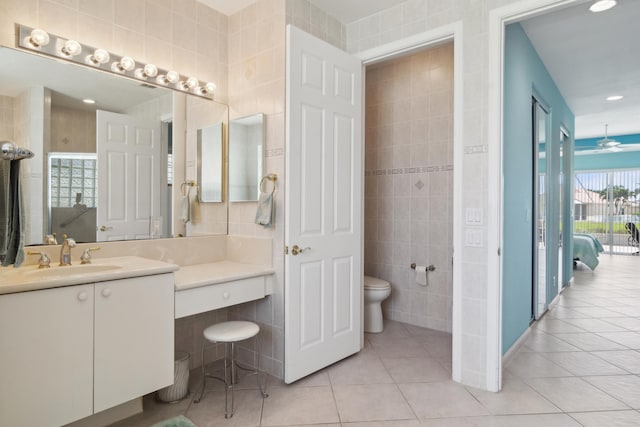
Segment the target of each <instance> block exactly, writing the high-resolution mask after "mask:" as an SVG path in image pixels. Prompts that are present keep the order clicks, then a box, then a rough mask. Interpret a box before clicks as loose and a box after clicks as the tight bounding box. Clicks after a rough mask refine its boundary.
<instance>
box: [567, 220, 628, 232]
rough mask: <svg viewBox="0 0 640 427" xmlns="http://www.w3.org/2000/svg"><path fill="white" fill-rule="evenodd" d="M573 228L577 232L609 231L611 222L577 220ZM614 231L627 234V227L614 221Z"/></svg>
mask: <svg viewBox="0 0 640 427" xmlns="http://www.w3.org/2000/svg"><path fill="white" fill-rule="evenodd" d="M573 229H574V231H575V232H577V233H608V232H609V224H603V223H601V222H594V221H576V222H574V224H573ZM613 233H614V234H627V229H626V228H624V224H623V223H620V222H614V223H613Z"/></svg>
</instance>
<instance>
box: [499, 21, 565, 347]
mask: <svg viewBox="0 0 640 427" xmlns="http://www.w3.org/2000/svg"><path fill="white" fill-rule="evenodd" d="M504 65H505V67H504V112H503V114H504V147H503V176H504V226H503V227H504V228H503V248H502V249H503V250H502V257H503V260H502V265H503V271H502V286H503V290H502V292H503V293H502V351H503V353H504V352H506V351H507V350H508V349H509V348H510V347H511V346H512V345H513V344H514V343H515V341H516V340H517V339H518V338H519V337H520V336H521V335H522V334H523V333H524V332H525V331H526V329H527V328H528V327H529V320H530V313H531V281H532V277H531V276H532V271H531V270H532V266H531V261H532V256H533V253H532V251H533V249H532V246H533V244H532V241H533V240H532V216H533V202H532V198H533V194H532V188H533V181H532V180H533V175H534V174H533V166H532V156H533V144H532V123H531V109H532V107H531V98H532V96H533V95H534V94H536V95H537V97H538V98H541V100H542V101H543V102H544V103H545V104H546V105H547V106H548V107H550V120H551V124H550V134H549V136H550V140H549V141H548V142H547V144H546V150H547V152H546V155H547V158H546V164H547V168H548V173H549V174H552V175H554V176H556V177H557V176H558V174H559V173H560V170H561V163H562V160H561V157H560V128H561V126H562V127H564V128H565V129H566V130H568V131H569V133H570V135H573V134H574V117H573V113H572V112H571V110H570V109H569V107H568V106H567V104H566V102H565V101H564V99H563V98H562V96H561V95H560V92H559V90H558V88H557V87H556V85H555V83H554V82H553V80H552V79H551V76H550V75H549V73H548V72H547V70H546V68H545V67H544V64H543V63H542V61H541V60H540V58H539V57H538V55H537V53H536V51H535V49H534V48H533V46H532V45H531V42H530V41H529V39H528V38H527V36H526V34H525V32H524V30H523V29H522V27H521V26H520V25H519V24H511V25H509V26H507V28H506V33H505V60H504ZM571 151H572V147H565V148H564V152H565V153H567V152H569V153H570V152H571ZM569 160H570V158H569ZM567 165H569V168H570V167H571V163H570V161H569V162H565V170H564V172H565V176H573V173H572V171H571V170H567V169H566V166H567ZM570 181H573V180H570ZM555 182H557V181H555ZM547 188H548V191H549V193H550V197H549V199H548V203H549V210H550V211H551V212H556V213H557V214H555V215H552V216H549V217H548V219H547V220H548V227H549V228H550V229H552V230H553V229H559V221H560V220H559V216H560V202H559V200H560V193H561V188H560V185H548V186H547ZM569 190H570V188H569ZM566 194H570V193H569V192H568V191H567V189H566V188H565V189H564V191H563V197H565V195H566ZM570 212H571V209H570V206H569V207H568V209H567V210H566V211H565V212H564V218H570ZM570 229H571V228H569V227H566V226H565V227H563V230H570ZM558 240H559V235H558V234H557V233H549V234H548V241H547V243H548V245H547V247H549V248H551V247H556V248H557V247H558ZM570 240H571V239H567V240H565V241H569V242H570ZM565 246H566V245H565ZM565 250H569V251H570V250H571V249H570V248H565ZM569 253H570V252H569ZM567 259H569V258H567ZM548 261H549V262H548V263H547V266H548V267H549V269H552V268H554V267H553V265H555V271H557V265H558V260H557V255H556V256H555V264H553V262H554V260H553V257H549V259H548ZM564 265H566V263H565V264H564ZM570 268H571V265H569V269H570Z"/></svg>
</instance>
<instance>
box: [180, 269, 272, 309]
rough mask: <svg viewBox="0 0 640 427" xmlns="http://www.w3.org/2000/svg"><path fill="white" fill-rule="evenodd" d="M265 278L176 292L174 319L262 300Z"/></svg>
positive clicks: (251, 278)
mask: <svg viewBox="0 0 640 427" xmlns="http://www.w3.org/2000/svg"><path fill="white" fill-rule="evenodd" d="M265 282H266V278H265V276H260V277H250V278H248V279H242V280H234V281H233V282H226V283H216V284H213V285H208V286H201V287H199V288H191V289H185V290H183V291H177V292H176V309H175V310H176V311H175V317H176V319H178V318H180V317H186V316H191V315H192V314H198V313H204V312H205V311H211V310H216V309H219V308H224V307H229V306H231V305H236V304H242V303H243V302H247V301H253V300H257V299H260V298H264V296H265V295H266V293H265Z"/></svg>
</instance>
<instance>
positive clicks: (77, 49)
mask: <svg viewBox="0 0 640 427" xmlns="http://www.w3.org/2000/svg"><path fill="white" fill-rule="evenodd" d="M81 52H82V45H81V44H80V43H78V42H77V41H75V40H67V41H66V42H64V46H63V47H62V53H64V54H65V55H67V56H76V55H80V53H81Z"/></svg>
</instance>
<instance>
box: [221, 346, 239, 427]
mask: <svg viewBox="0 0 640 427" xmlns="http://www.w3.org/2000/svg"><path fill="white" fill-rule="evenodd" d="M229 347H231V357H230V359H231V366H230V368H231V369H230V371H231V372H229V369H228V368H227V357H226V353H227V352H228V350H229ZM235 347H236V346H235V343H233V342H232V343H231V345H229V344H228V343H227V344H226V345H225V358H224V382H225V390H224V417H225V418H231V417H233V413H234V412H235V407H234V394H235V392H234V387H233V385H234V382H235V381H237V374H236V363H235V362H236V358H235ZM229 390H231V411H229Z"/></svg>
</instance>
